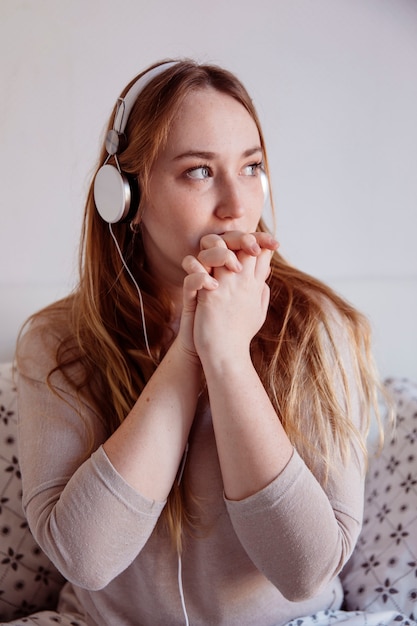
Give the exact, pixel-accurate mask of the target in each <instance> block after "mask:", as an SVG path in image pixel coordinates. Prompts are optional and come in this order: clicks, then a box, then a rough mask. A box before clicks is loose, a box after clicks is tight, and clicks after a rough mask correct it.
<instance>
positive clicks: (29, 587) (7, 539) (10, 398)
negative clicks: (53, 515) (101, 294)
mask: <svg viewBox="0 0 417 626" xmlns="http://www.w3.org/2000/svg"><path fill="white" fill-rule="evenodd" d="M21 500H22V486H21V479H20V471H19V462H18V450H17V398H16V389H15V386H14V383H13V376H12V367H11V365H10V364H0V623H3V624H4V623H7V621H6V620H11V619H14V618H17V617H21V616H24V615H28V614H30V613H34V612H36V611H39V610H41V609H47V608H51V607H53V606H54V605H55V604H56V601H57V598H58V594H59V590H60V589H61V587H62V585H63V583H64V579H63V578H62V577H61V575H60V574H59V573H58V572H57V570H56V569H55V567H54V566H53V565H52V563H51V562H50V561H49V559H48V558H47V557H46V556H45V554H44V553H43V552H42V551H41V549H40V548H39V546H38V545H37V544H36V542H35V540H34V539H33V537H32V535H31V533H30V531H29V529H28V525H27V523H26V520H25V517H24V515H23V511H22V504H21Z"/></svg>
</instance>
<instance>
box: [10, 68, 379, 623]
mask: <svg viewBox="0 0 417 626" xmlns="http://www.w3.org/2000/svg"><path fill="white" fill-rule="evenodd" d="M155 68H156V69H154V70H152V71H151V72H146V73H144V78H142V79H140V80H141V82H140V81H137V80H135V81H132V83H131V84H130V85H129V86H128V88H127V89H126V90H125V92H124V94H123V97H122V98H121V99H120V100H119V101H118V103H117V105H116V107H115V110H114V111H113V114H112V116H111V120H110V123H109V129H108V130H109V133H108V136H107V141H106V148H103V150H102V153H101V156H100V159H99V166H100V169H99V171H98V174H97V176H96V178H95V182H94V183H93V184H92V186H91V189H90V193H89V195H88V199H87V204H86V212H85V222H84V231H83V238H82V252H81V264H80V282H79V285H78V287H77V289H76V290H75V291H74V293H73V294H72V295H70V296H69V297H67V298H65V299H64V300H63V301H60V302H58V303H56V304H54V305H52V306H50V307H48V308H47V309H46V310H44V311H42V312H40V313H39V314H37V315H36V316H34V318H33V319H32V321H31V324H30V326H29V328H28V329H27V331H26V332H25V334H24V335H23V336H22V338H21V340H20V345H19V349H18V364H19V370H20V376H19V398H20V400H19V401H20V419H21V423H20V437H21V439H20V446H21V448H20V450H21V451H20V457H21V458H20V461H21V468H22V475H23V490H24V496H23V501H24V507H25V511H26V514H27V518H28V521H29V524H30V527H31V529H32V532H33V534H34V536H35V538H36V540H37V541H38V542H39V544H40V546H41V547H42V548H43V550H44V551H45V552H46V553H47V554H48V555H49V557H50V558H51V559H52V561H53V562H54V563H55V564H56V565H57V567H58V568H59V570H60V571H61V572H62V574H63V575H64V576H65V578H66V579H67V580H68V581H69V583H68V584H67V585H66V587H65V588H64V591H63V592H62V594H61V599H60V605H59V612H60V617H61V619H62V620H65V619H67V620H69V621H68V622H67V623H78V624H95V625H97V626H98V625H100V626H103V625H105V624H108V625H111V626H115V625H117V626H123V625H129V626H131V625H136V624H152V625H155V624H164V625H166V624H170V625H171V624H184V623H190V624H229V625H232V624H239V625H241V624H257V625H260V626H262V625H264V624H265V625H266V624H268V625H271V624H274V625H281V624H286V623H287V622H289V621H290V620H293V619H294V618H297V617H299V616H303V615H309V614H313V613H314V614H320V613H319V612H320V611H325V610H329V609H331V615H332V620H333V621H334V620H336V619H346V615H344V614H342V613H341V612H339V611H338V609H340V607H341V604H342V600H343V597H342V589H341V585H340V582H339V580H338V577H337V576H338V573H339V572H340V570H341V569H342V567H343V565H344V564H345V563H346V561H347V559H348V558H349V555H350V554H351V552H352V550H353V547H354V545H355V542H356V539H357V537H358V533H359V531H360V527H361V517H362V500H363V482H364V468H365V465H366V458H365V446H364V441H365V437H366V432H367V426H368V416H369V412H370V407H371V405H372V404H373V403H374V397H375V391H376V388H377V382H376V378H375V375H374V372H373V368H372V362H371V358H370V355H369V333H368V327H367V324H366V322H365V321H364V319H363V318H362V317H361V316H360V315H359V314H358V313H357V312H356V311H354V310H353V309H352V308H351V307H350V306H349V305H348V304H346V303H345V302H344V301H343V300H341V299H340V298H339V297H337V296H336V295H335V294H334V293H333V292H332V291H331V290H330V289H328V288H327V287H326V286H324V285H323V284H321V283H319V282H318V281H316V280H314V279H312V278H311V277H309V276H307V275H305V274H303V273H302V272H300V271H298V270H297V269H295V268H293V267H291V266H289V265H288V264H287V263H286V262H285V261H284V259H283V258H282V257H281V256H280V255H279V253H278V252H277V251H276V249H277V242H276V241H275V239H274V238H273V237H272V236H271V234H269V233H268V230H267V229H266V227H265V225H264V223H263V221H262V218H261V215H262V209H263V205H264V185H263V177H264V172H266V173H268V165H267V157H266V151H265V144H264V139H263V136H262V132H261V128H260V125H259V121H258V118H257V116H256V113H255V110H254V108H253V104H252V102H251V100H250V98H249V96H248V94H247V92H246V91H245V89H244V87H243V86H242V85H241V83H240V82H239V81H238V80H237V79H236V78H235V77H234V76H233V75H231V74H230V73H228V72H226V71H224V70H222V69H220V68H216V67H212V66H203V65H198V64H196V63H194V62H191V61H178V62H171V63H169V64H157V66H155ZM123 131H125V132H123ZM122 135H125V139H126V140H125V141H124V142H122V141H121V139H122ZM103 164H104V169H103ZM109 168H110V169H109ZM114 176H115V177H116V179H117V182H116V183H115V185H114V184H113V183H114V181H113V178H114ZM125 176H128V177H130V178H131V181H130V183H129V184H130V185H132V187H131V188H130V187H129V189H128V190H127V191H126V180H125V178H124V177H125ZM119 177H120V178H119ZM135 179H137V180H138V183H139V189H140V201H139V205H137V204H135V202H134V201H135V196H136V191H135V189H134V183H132V180H133V181H134V180H135ZM121 181H122V182H121ZM108 185H109V186H110V187H108ZM119 186H121V187H122V188H123V193H125V191H126V194H127V195H126V197H125V196H123V200H122V201H121V203H120V204H121V210H120V211H119V209H118V208H117V210H116V212H115V214H114V215H112V216H109V215H108V211H109V210H110V213H111V211H112V210H113V204H114V199H113V191H114V187H116V188H118V187H119ZM110 188H111V190H110ZM108 197H111V202H109V203H106V198H108ZM126 198H127V199H126ZM116 204H117V203H116ZM131 204H133V208H132V206H130V205H131ZM99 211H100V213H99ZM126 213H127V216H126ZM103 217H104V219H103ZM120 218H122V219H120ZM328 615H329V614H328V611H327V613H326V616H325V614H324V613H323V620H324V621H323V622H322V623H323V624H324V623H328V622H327V621H325V620H328V619H330V618H329V617H328ZM349 617H350V616H349ZM359 618H360V619H362V617H360V616H356V617H352V619H359ZM49 619H53V618H52V617H51V615H50V614H49V613H48V614H46V613H45V614H41V615H39V616H38V619H37V621H36V623H45V624H46V623H49V621H48V620H49ZM307 619H308V618H307ZM386 619H387V620H388V618H386ZM42 620H43V621H42ZM333 621H332V623H333ZM64 623H65V622H64ZM314 623H318V622H317V621H316V622H314ZM319 623H320V622H319ZM352 623H353V622H352ZM355 623H356V622H355ZM357 623H361V624H362V623H363V619H362V621H360V622H357ZM367 623H369V624H370V623H377V622H376V621H375V622H370V621H369V619H368V622H367ZM384 623H386V624H388V623H389V622H388V621H385V622H384Z"/></svg>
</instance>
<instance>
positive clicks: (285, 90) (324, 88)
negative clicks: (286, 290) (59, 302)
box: [0, 0, 417, 379]
mask: <svg viewBox="0 0 417 626" xmlns="http://www.w3.org/2000/svg"><path fill="white" fill-rule="evenodd" d="M167 56H174V57H176V56H193V57H196V58H197V59H199V60H201V61H205V60H208V61H214V62H217V63H220V64H222V65H225V66H226V67H228V68H230V69H231V70H232V71H234V72H236V73H237V74H238V75H239V76H240V77H241V78H242V79H243V81H244V82H245V84H246V85H247V86H248V88H249V90H250V91H251V93H252V95H253V97H254V100H255V103H256V105H257V107H258V110H259V113H260V116H261V119H262V120H263V124H264V130H265V133H266V137H267V141H268V147H269V153H270V161H271V165H272V173H273V183H274V195H275V199H276V203H277V206H278V213H279V226H278V238H279V239H280V241H281V245H282V248H281V249H282V251H283V252H284V253H285V254H286V255H287V256H288V257H289V259H290V260H291V261H292V262H294V263H296V264H297V265H298V266H300V267H301V268H303V269H305V270H306V271H309V272H311V273H313V274H315V275H317V276H319V277H320V278H323V279H325V280H327V281H328V282H329V283H330V284H331V285H333V286H334V287H335V288H336V289H337V290H338V291H339V292H341V293H342V294H344V295H345V296H346V297H348V298H349V299H350V300H351V301H352V302H353V303H354V304H355V305H357V306H358V307H359V308H361V309H362V310H363V311H364V312H365V313H367V314H368V315H369V317H370V318H371V321H372V323H373V326H374V330H375V352H376V356H377V359H378V362H379V364H380V368H381V371H382V373H383V374H384V375H397V376H408V377H411V378H414V379H417V323H416V313H417V251H416V249H417V246H416V234H417V210H416V209H417V122H416V115H417V114H416V111H417V2H416V1H415V0H314V1H313V0H258V1H257V2H253V0H227V2H225V1H224V0H211V2H209V3H202V2H196V1H195V0H177V1H176V2H168V1H165V0H152V1H149V0H146V1H145V0H118V1H117V2H114V1H113V0H36V1H35V0H1V2H0V68H1V77H0V81H1V83H0V84H1V94H2V95H1V99H0V107H1V110H0V146H1V157H0V158H1V163H0V176H1V180H0V184H1V190H2V206H1V208H0V212H1V213H0V214H1V226H0V303H1V304H0V307H1V309H0V315H1V319H0V360H1V359H5V358H10V357H11V355H12V352H13V344H14V340H15V336H16V333H17V328H18V326H19V325H20V323H21V322H22V321H23V320H24V318H25V317H26V316H27V315H28V314H29V313H31V312H33V311H34V310H35V309H36V308H38V307H39V306H42V305H43V304H46V303H48V302H49V301H51V300H53V299H55V298H56V297H58V296H60V295H62V294H64V293H66V292H67V291H68V290H69V288H70V286H71V285H72V284H73V283H74V280H75V275H76V272H75V270H76V250H77V243H78V233H79V229H80V222H81V215H82V210H83V202H84V196H85V191H86V187H87V183H88V179H89V175H90V172H91V169H92V167H93V165H94V164H95V159H96V156H97V154H98V147H99V145H100V140H99V138H100V136H101V135H102V129H103V127H104V124H105V122H106V120H107V117H108V114H109V112H110V110H111V108H112V106H113V103H114V101H115V98H116V97H117V95H118V93H119V91H120V90H121V88H122V87H123V86H124V85H125V84H126V83H127V81H128V80H130V79H131V78H132V77H133V76H134V75H135V74H136V73H137V72H138V71H139V70H141V69H143V68H144V67H145V66H147V65H148V64H149V63H151V62H153V61H155V60H158V59H161V58H164V57H167Z"/></svg>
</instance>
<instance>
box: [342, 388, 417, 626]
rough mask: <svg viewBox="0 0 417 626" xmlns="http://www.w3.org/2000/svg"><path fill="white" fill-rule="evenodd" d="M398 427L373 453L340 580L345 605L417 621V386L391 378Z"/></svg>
mask: <svg viewBox="0 0 417 626" xmlns="http://www.w3.org/2000/svg"><path fill="white" fill-rule="evenodd" d="M385 385H386V388H387V390H388V392H389V393H390V395H391V396H392V397H393V399H394V403H395V407H396V428H395V434H394V436H393V438H392V439H390V440H388V441H387V442H386V443H385V445H384V449H383V451H382V453H381V454H380V455H378V456H375V457H373V458H371V460H370V464H369V470H368V474H367V480H366V485H365V511H364V523H363V528H362V531H361V534H360V536H359V540H358V543H357V545H356V547H355V550H354V552H353V554H352V556H351V558H350V560H349V562H348V564H347V565H346V567H345V568H344V570H343V572H342V574H341V579H342V584H343V587H344V591H345V606H344V608H345V609H346V610H361V611H370V612H377V611H383V610H389V609H391V610H396V611H399V612H402V613H405V614H406V615H408V616H409V617H410V618H411V619H414V620H417V385H416V384H415V383H413V382H411V381H409V380H404V379H401V380H400V379H389V380H387V381H385Z"/></svg>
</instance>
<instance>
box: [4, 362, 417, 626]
mask: <svg viewBox="0 0 417 626" xmlns="http://www.w3.org/2000/svg"><path fill="white" fill-rule="evenodd" d="M385 386H386V388H387V390H388V391H389V393H390V394H391V396H392V397H393V399H394V401H395V405H396V427H395V432H394V436H390V437H388V438H387V440H386V443H385V446H384V449H383V451H382V453H381V454H379V455H377V456H375V455H373V456H372V457H371V461H370V464H369V468H368V473H367V480H366V491H365V514H364V523H363V529H362V532H361V535H360V537H359V540H358V543H357V546H356V548H355V550H354V553H353V555H352V557H351V559H350V561H349V563H348V564H347V565H346V567H345V568H344V570H343V572H342V583H343V587H344V591H345V607H344V608H346V610H366V611H371V612H377V611H387V610H393V611H398V612H399V613H405V614H406V615H407V616H409V617H410V619H411V620H417V385H416V384H414V383H413V382H411V381H409V380H400V379H391V380H387V381H385ZM21 497H22V493H21V477H20V471H19V456H18V447H17V398H16V388H15V385H14V382H13V375H12V366H11V364H10V363H4V364H0V624H7V623H8V621H11V620H16V619H17V618H22V621H21V623H22V624H24V623H25V616H28V615H33V614H34V613H36V612H39V611H53V609H54V607H55V606H56V602H57V598H58V594H59V591H60V589H61V587H62V585H63V584H64V582H65V581H64V579H63V578H62V576H61V575H60V574H59V572H58V571H57V570H56V568H55V567H54V566H53V565H52V563H51V562H50V561H49V559H48V558H47V557H46V555H45V554H44V553H43V552H42V551H41V549H40V548H39V546H38V545H37V544H36V542H35V541H34V539H33V537H32V535H31V533H30V530H29V528H28V525H27V522H26V520H25V517H24V515H23V511H22V506H21ZM53 615H54V614H53V613H51V623H53V622H55V623H56V622H59V621H60V618H59V617H53ZM19 623H20V622H19Z"/></svg>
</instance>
